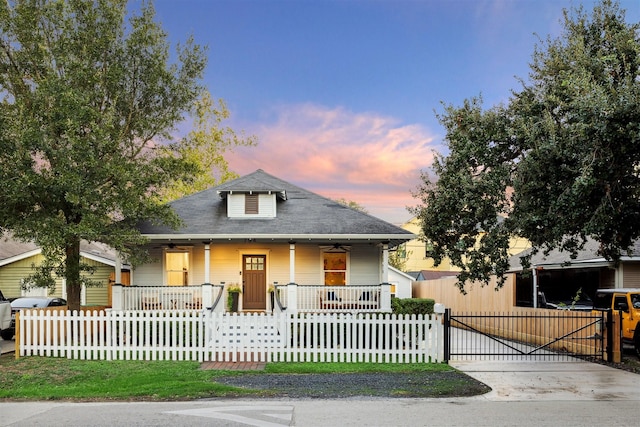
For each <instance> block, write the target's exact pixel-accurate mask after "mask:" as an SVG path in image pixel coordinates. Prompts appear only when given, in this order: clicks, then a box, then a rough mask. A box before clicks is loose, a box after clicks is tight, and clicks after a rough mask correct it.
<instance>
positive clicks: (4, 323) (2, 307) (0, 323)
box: [0, 291, 14, 340]
mask: <svg viewBox="0 0 640 427" xmlns="http://www.w3.org/2000/svg"><path fill="white" fill-rule="evenodd" d="M13 334H14V332H13V330H11V303H10V302H9V300H8V299H6V298H5V297H4V295H2V291H0V337H2V339H3V340H10V339H11V338H13Z"/></svg>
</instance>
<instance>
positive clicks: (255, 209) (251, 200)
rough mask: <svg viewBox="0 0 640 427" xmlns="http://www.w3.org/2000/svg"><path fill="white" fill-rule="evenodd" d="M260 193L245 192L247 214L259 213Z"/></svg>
mask: <svg viewBox="0 0 640 427" xmlns="http://www.w3.org/2000/svg"><path fill="white" fill-rule="evenodd" d="M258 200H260V198H259V195H258V194H245V196H244V213H245V214H247V215H257V214H258V213H259V212H260V208H259V203H258Z"/></svg>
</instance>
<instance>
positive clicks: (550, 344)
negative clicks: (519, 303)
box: [444, 310, 612, 361]
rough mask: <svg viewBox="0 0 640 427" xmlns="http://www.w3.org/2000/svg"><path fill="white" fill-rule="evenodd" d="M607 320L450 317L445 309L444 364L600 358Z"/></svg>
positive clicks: (563, 313) (585, 315)
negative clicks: (475, 361) (449, 361)
mask: <svg viewBox="0 0 640 427" xmlns="http://www.w3.org/2000/svg"><path fill="white" fill-rule="evenodd" d="M609 317H610V316H607V314H606V312H593V313H592V312H577V311H568V310H558V311H557V312H549V311H542V310H541V312H540V313H535V312H531V311H530V312H526V313H525V312H522V313H455V314H454V313H452V312H451V310H447V311H446V313H445V328H444V330H445V337H444V340H445V360H447V361H448V360H480V359H481V360H492V359H495V360H575V359H576V358H577V359H593V358H597V359H602V358H603V357H604V349H605V342H604V339H603V331H604V330H605V328H607V327H608V325H610V324H611V321H610V319H609ZM607 336H612V334H607ZM606 348H611V345H607V346H606Z"/></svg>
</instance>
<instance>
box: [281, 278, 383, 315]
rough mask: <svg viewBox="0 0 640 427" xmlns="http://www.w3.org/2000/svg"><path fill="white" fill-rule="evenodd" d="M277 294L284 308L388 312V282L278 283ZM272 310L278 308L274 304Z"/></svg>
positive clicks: (306, 311)
mask: <svg viewBox="0 0 640 427" xmlns="http://www.w3.org/2000/svg"><path fill="white" fill-rule="evenodd" d="M275 288H276V295H277V296H278V298H279V300H280V304H281V305H282V306H283V307H286V311H287V312H302V313H340V312H348V313H391V285H389V284H387V283H383V284H381V285H345V286H324V285H320V286H318V285H313V286H309V285H296V284H295V283H289V284H288V285H277V286H276V287H275ZM274 308H275V311H279V310H278V309H279V307H278V304H277V303H276V304H275V307H274Z"/></svg>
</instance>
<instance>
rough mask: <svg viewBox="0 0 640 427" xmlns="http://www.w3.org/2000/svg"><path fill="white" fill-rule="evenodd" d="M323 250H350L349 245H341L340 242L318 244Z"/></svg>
mask: <svg viewBox="0 0 640 427" xmlns="http://www.w3.org/2000/svg"><path fill="white" fill-rule="evenodd" d="M320 247H321V248H322V249H324V250H330V251H331V250H334V251H344V252H351V245H343V244H342V243H333V244H331V245H326V246H320Z"/></svg>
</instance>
